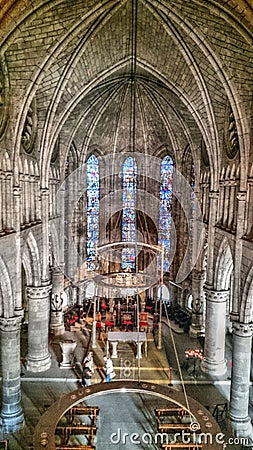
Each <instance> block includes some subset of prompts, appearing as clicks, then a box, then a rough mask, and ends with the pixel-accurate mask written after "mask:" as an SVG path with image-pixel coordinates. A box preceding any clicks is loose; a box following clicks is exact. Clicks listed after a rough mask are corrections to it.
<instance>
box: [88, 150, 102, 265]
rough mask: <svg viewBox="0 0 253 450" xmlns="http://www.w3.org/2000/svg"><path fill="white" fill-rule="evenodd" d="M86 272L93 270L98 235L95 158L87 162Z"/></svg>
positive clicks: (96, 166)
mask: <svg viewBox="0 0 253 450" xmlns="http://www.w3.org/2000/svg"><path fill="white" fill-rule="evenodd" d="M86 212H87V249H86V251H87V270H95V259H96V246H97V244H98V237H99V236H98V234H99V164H98V159H97V158H96V156H94V155H91V156H90V157H89V159H88V160H87V208H86Z"/></svg>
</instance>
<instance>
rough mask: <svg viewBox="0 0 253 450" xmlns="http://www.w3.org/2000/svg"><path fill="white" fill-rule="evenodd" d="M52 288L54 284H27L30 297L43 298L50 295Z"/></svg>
mask: <svg viewBox="0 0 253 450" xmlns="http://www.w3.org/2000/svg"><path fill="white" fill-rule="evenodd" d="M51 290H52V285H51V284H48V285H45V286H27V288H26V292H27V296H28V297H29V298H34V299H42V298H45V297H48V296H49V293H50V292H51Z"/></svg>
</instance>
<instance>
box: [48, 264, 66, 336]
mask: <svg viewBox="0 0 253 450" xmlns="http://www.w3.org/2000/svg"><path fill="white" fill-rule="evenodd" d="M63 290H64V274H63V272H62V268H61V267H53V269H52V295H51V314H50V330H51V331H52V333H53V334H62V333H64V331H65V328H64V319H63V310H62V294H63Z"/></svg>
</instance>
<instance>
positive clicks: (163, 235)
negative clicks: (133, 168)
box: [158, 156, 174, 271]
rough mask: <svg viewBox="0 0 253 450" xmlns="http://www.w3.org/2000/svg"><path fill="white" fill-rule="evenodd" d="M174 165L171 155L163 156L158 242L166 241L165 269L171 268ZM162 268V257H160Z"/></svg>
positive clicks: (160, 243)
mask: <svg viewBox="0 0 253 450" xmlns="http://www.w3.org/2000/svg"><path fill="white" fill-rule="evenodd" d="M173 170H174V165H173V161H172V159H171V157H170V156H165V158H163V160H162V163H161V168H160V175H161V186H160V214H159V236H158V243H159V245H160V246H161V245H162V243H164V266H163V269H164V271H168V270H169V268H170V229H171V205H172V194H173V188H172V180H173ZM159 266H160V268H161V257H160V258H159Z"/></svg>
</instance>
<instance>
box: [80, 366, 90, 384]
mask: <svg viewBox="0 0 253 450" xmlns="http://www.w3.org/2000/svg"><path fill="white" fill-rule="evenodd" d="M91 377H92V372H91V370H90V367H89V362H85V363H84V367H83V376H82V383H83V385H84V386H90V385H91Z"/></svg>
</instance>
